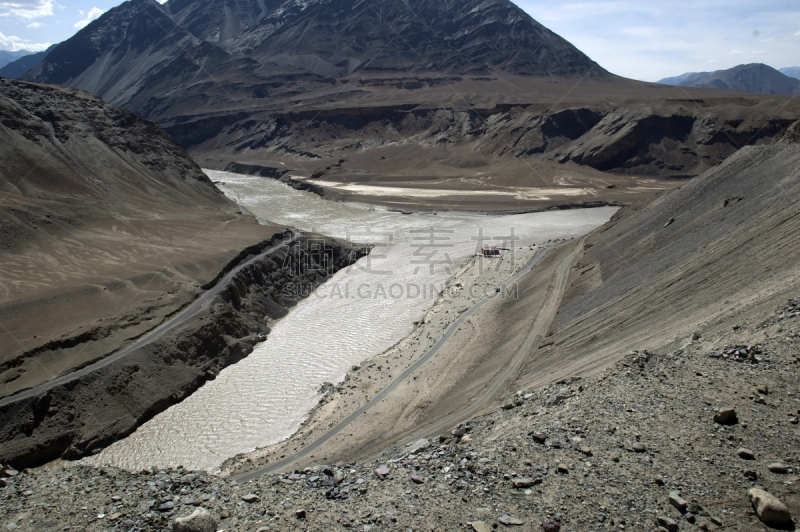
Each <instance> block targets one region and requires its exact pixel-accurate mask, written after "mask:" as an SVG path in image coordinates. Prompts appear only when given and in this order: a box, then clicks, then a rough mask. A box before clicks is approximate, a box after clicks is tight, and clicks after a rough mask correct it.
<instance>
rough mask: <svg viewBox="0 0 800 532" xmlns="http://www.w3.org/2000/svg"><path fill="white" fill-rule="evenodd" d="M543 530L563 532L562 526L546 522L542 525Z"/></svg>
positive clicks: (545, 531)
mask: <svg viewBox="0 0 800 532" xmlns="http://www.w3.org/2000/svg"><path fill="white" fill-rule="evenodd" d="M542 530H544V532H561V525H559V524H558V523H551V522H550V521H545V522H544V523H542Z"/></svg>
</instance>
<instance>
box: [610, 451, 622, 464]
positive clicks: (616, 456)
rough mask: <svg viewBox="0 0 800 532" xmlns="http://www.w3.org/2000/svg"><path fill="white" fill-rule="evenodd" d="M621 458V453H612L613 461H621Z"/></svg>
mask: <svg viewBox="0 0 800 532" xmlns="http://www.w3.org/2000/svg"><path fill="white" fill-rule="evenodd" d="M620 458H621V457H620V455H619V453H612V454H611V461H612V462H619V461H620Z"/></svg>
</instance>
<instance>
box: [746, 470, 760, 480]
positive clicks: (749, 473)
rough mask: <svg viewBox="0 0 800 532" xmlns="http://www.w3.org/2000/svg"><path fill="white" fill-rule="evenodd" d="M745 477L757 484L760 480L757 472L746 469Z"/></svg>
mask: <svg viewBox="0 0 800 532" xmlns="http://www.w3.org/2000/svg"><path fill="white" fill-rule="evenodd" d="M744 476H745V478H747V479H748V480H752V481H754V482H755V481H756V480H758V473H756V472H755V471H753V470H752V469H745V471H744Z"/></svg>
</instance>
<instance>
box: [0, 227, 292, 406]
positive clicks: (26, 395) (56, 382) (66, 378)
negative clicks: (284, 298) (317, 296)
mask: <svg viewBox="0 0 800 532" xmlns="http://www.w3.org/2000/svg"><path fill="white" fill-rule="evenodd" d="M300 236H302V233H300V232H298V231H295V232H293V234H292V237H291V238H289V239H288V240H285V241H283V242H281V243H280V244H278V245H276V246H273V247H271V248H269V249H268V250H266V251H264V252H263V253H261V254H260V255H257V256H255V257H253V258H252V259H250V260H248V261H247V262H244V263H242V264H240V265H239V266H237V267H236V268H234V269H233V270H231V271H230V272H229V273H228V274H227V275H226V276H225V277H223V278H222V279H220V281H219V282H218V283H217V284H216V285H215V286H214V287H213V288H211V289H210V290H208V291H207V292H205V293H204V294H202V295H201V296H200V297H198V298H197V300H195V301H194V302H193V303H192V304H191V305H189V306H188V307H186V308H185V309H183V310H182V311H180V312H178V314H176V315H175V316H173V317H172V318H170V319H169V320H168V321H166V322H164V323H162V324H161V325H159V326H158V327H156V328H155V329H153V330H152V331H150V332H149V333H147V334H146V335H144V336H143V337H141V338H139V339H138V340H137V341H136V342H134V343H133V344H131V345H129V346H128V347H126V348H124V349H121V350H120V351H117V352H116V353H113V354H112V355H109V356H107V357H105V358H103V359H101V360H98V361H97V362H95V363H94V364H90V365H88V366H86V367H84V368H82V369H79V370H77V371H74V372H72V373H68V374H66V375H62V376H61V377H57V378H55V379H53V380H51V381H49V382H46V383H44V384H42V385H39V386H37V387H35V388H30V389H28V390H24V391H21V392H18V393H16V394H14V395H9V396H8V397H4V398H2V399H0V407H3V406H6V405H9V404H11V403H15V402H17V401H22V400H24V399H30V398H31V397H37V396H39V394H41V393H42V392H46V391H47V390H52V389H53V388H55V387H56V386H61V385H62V384H66V383H68V382H72V381H74V380H76V379H80V378H81V377H85V376H86V375H88V374H90V373H92V372H93V371H97V370H98V369H101V368H104V367H106V366H108V365H109V364H113V363H114V362H116V361H117V360H120V359H121V358H124V357H126V356H127V355H129V354H131V353H133V352H134V351H136V350H137V349H140V348H142V347H144V346H146V345H147V344H149V343H151V342H153V341H155V340H158V339H159V338H161V336H163V334H164V333H166V332H167V331H169V330H170V329H173V328H174V327H177V326H178V325H180V324H182V323H184V322H186V320H188V319H189V318H191V317H192V316H194V315H195V314H196V313H197V312H198V311H199V310H200V309H202V308H203V307H204V306H205V305H206V304H208V303H210V301H211V300H212V299H213V298H214V297H215V296H216V295H217V294H219V293H220V292H221V291H222V290H223V289H225V287H227V286H228V284H229V283H230V282H231V280H232V279H233V278H234V277H235V276H236V274H238V273H239V272H240V271H242V270H243V269H244V268H247V267H248V266H250V265H251V264H253V263H255V262H258V261H260V260H262V259H263V258H264V257H266V256H267V255H271V254H272V253H275V252H276V251H277V250H279V249H280V248H282V247H284V246H287V245H289V244H291V243H292V242H294V241H295V240H297V239H298V238H299V237H300Z"/></svg>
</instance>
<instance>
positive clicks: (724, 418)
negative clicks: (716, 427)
mask: <svg viewBox="0 0 800 532" xmlns="http://www.w3.org/2000/svg"><path fill="white" fill-rule="evenodd" d="M738 420H739V419H738V417H737V416H736V410H734V409H733V408H720V409H719V410H717V412H716V414H714V423H719V424H720V425H733V424H735V423H736V422H737V421H738Z"/></svg>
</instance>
